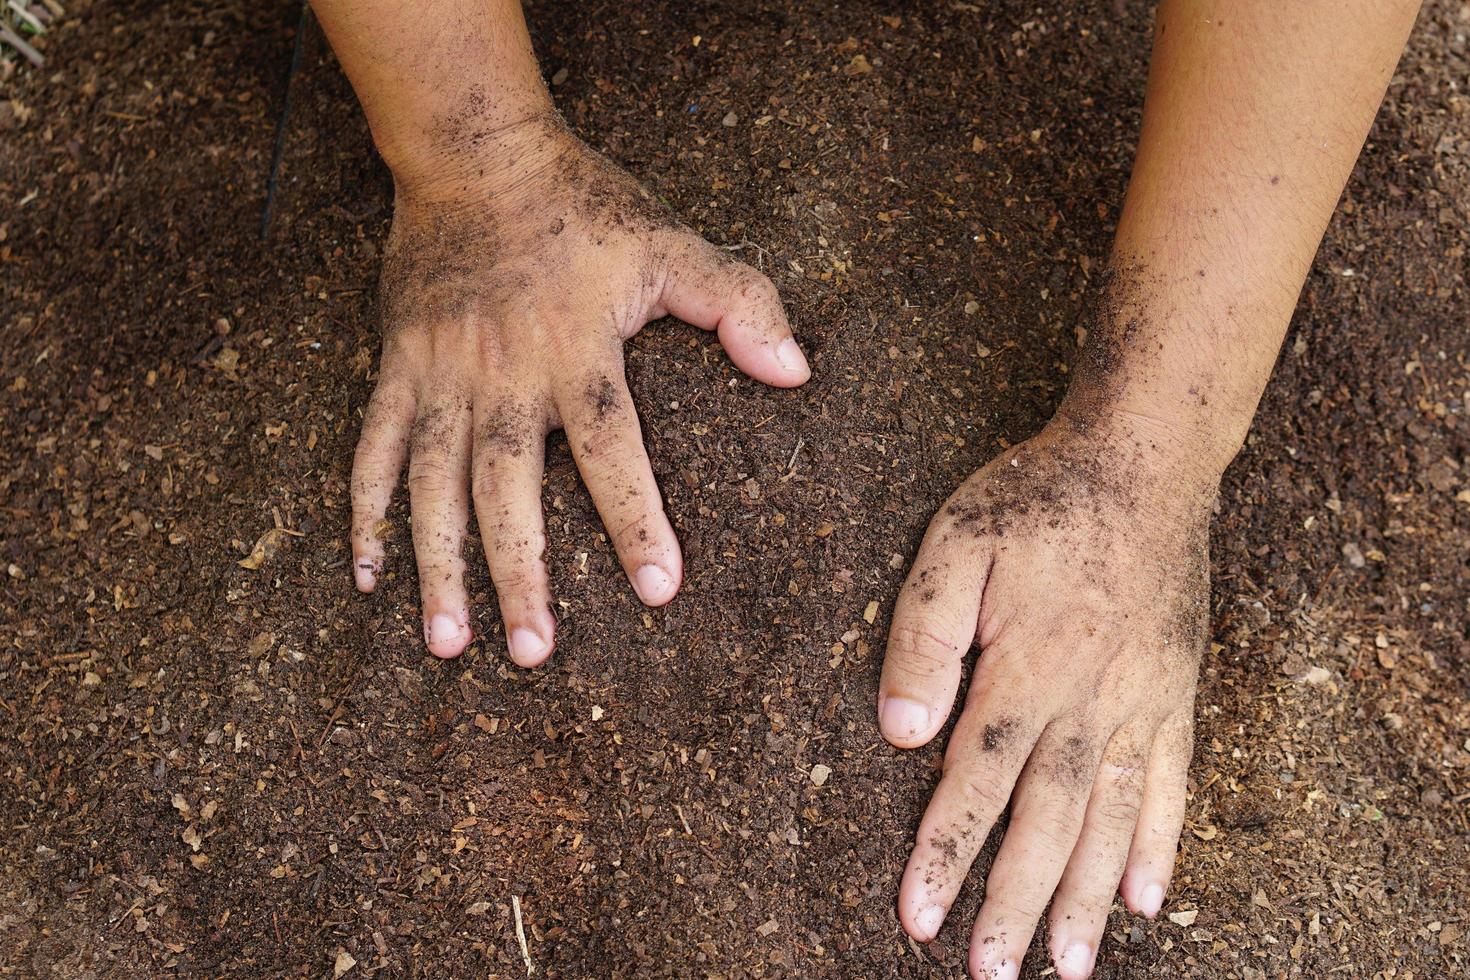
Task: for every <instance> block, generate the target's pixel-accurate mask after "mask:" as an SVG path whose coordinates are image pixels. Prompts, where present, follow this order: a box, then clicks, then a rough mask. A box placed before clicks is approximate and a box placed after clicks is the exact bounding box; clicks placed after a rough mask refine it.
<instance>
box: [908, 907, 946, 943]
mask: <svg viewBox="0 0 1470 980" xmlns="http://www.w3.org/2000/svg"><path fill="white" fill-rule="evenodd" d="M942 925H944V909H942V908H940V907H939V906H938V905H931V906H929V907H928V908H927V909H924V910H923V911H921V912H920V913H919V914H918V915H916V916H914V928H916V929H918V930H919V932H921V933H923V936H924V941H925V942H928V941H929V940H930V939H933V938H934V937H935V936H937V935H939V927H940V926H942Z"/></svg>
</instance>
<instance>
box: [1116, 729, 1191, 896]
mask: <svg viewBox="0 0 1470 980" xmlns="http://www.w3.org/2000/svg"><path fill="white" fill-rule="evenodd" d="M1193 754H1194V703H1193V701H1192V700H1191V701H1190V703H1188V704H1186V705H1185V706H1184V707H1182V708H1180V709H1179V710H1178V711H1176V712H1175V713H1174V714H1173V715H1172V716H1170V718H1169V719H1168V720H1167V721H1165V722H1164V724H1163V726H1162V727H1161V728H1160V729H1159V732H1158V734H1157V735H1156V736H1155V737H1154V744H1153V751H1152V752H1151V753H1150V754H1149V760H1148V775H1147V776H1146V777H1145V780H1144V786H1143V803H1142V805H1141V807H1140V808H1139V812H1138V829H1137V830H1136V831H1135V832H1134V834H1133V845H1132V847H1131V848H1130V849H1129V851H1128V866H1127V870H1126V871H1124V872H1123V883H1122V886H1121V887H1120V888H1119V891H1120V892H1121V893H1122V895H1123V901H1124V902H1125V903H1126V904H1127V905H1128V908H1130V909H1131V910H1133V911H1134V912H1136V913H1139V914H1142V915H1146V916H1148V917H1149V918H1150V919H1152V918H1154V917H1155V916H1157V915H1158V914H1159V910H1160V909H1161V908H1163V907H1164V893H1165V892H1166V891H1167V890H1168V888H1169V879H1170V878H1171V877H1173V874H1174V857H1175V854H1176V853H1177V852H1178V850H1179V834H1180V831H1182V830H1183V829H1184V810H1185V804H1186V799H1185V798H1186V796H1187V794H1188V784H1189V760H1190V757H1191V756H1192V755H1193Z"/></svg>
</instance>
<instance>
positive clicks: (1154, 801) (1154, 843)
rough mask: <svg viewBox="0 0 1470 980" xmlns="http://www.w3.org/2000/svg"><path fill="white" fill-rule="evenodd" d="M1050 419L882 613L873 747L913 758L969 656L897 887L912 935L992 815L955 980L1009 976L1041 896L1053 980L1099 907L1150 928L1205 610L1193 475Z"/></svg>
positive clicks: (1078, 959) (1189, 739) (950, 895)
mask: <svg viewBox="0 0 1470 980" xmlns="http://www.w3.org/2000/svg"><path fill="white" fill-rule="evenodd" d="M1099 429H1100V426H1097V425H1092V426H1085V427H1084V426H1079V425H1077V424H1074V423H1071V422H1068V421H1066V420H1064V419H1058V420H1056V421H1053V422H1052V423H1051V424H1050V425H1049V426H1048V427H1047V428H1046V429H1045V430H1044V431H1043V432H1042V433H1041V434H1039V435H1038V436H1036V437H1035V438H1033V439H1031V440H1029V441H1027V442H1025V443H1022V444H1021V445H1019V446H1016V447H1014V448H1012V449H1009V450H1007V451H1006V452H1004V453H1003V454H1001V455H1000V456H999V457H998V458H996V459H995V460H993V461H992V462H991V463H990V464H989V465H987V466H986V467H984V468H983V469H981V470H980V471H979V472H977V473H976V474H975V475H974V476H972V477H971V478H970V479H969V480H968V481H966V482H965V484H964V485H963V486H961V487H960V488H959V490H958V491H956V492H955V494H954V495H953V496H952V497H951V498H950V499H949V501H948V502H947V503H946V504H945V505H944V507H943V509H941V511H940V512H939V514H938V515H937V516H936V517H935V518H934V521H933V522H932V523H931V524H930V526H929V530H928V533H927V534H926V535H925V538H924V543H923V545H922V547H921V548H920V551H919V555H918V558H917V559H916V560H915V562H914V566H913V568H912V569H911V570H910V572H909V576H908V580H907V581H906V582H905V583H904V587H903V590H902V593H901V594H900V596H899V600H898V605H897V608H896V610H895V612H894V617H893V627H892V631H891V633H890V636H889V640H888V652H887V656H886V659H885V661H884V665H883V676H882V681H881V684H880V688H879V692H880V693H879V697H878V711H879V720H880V726H881V728H882V731H883V734H884V736H885V737H886V738H887V739H888V740H889V741H890V742H892V743H893V744H894V745H897V746H899V747H902V748H913V747H916V746H920V745H923V744H925V743H926V742H928V741H929V740H930V739H931V738H933V737H934V735H935V733H936V732H938V731H939V729H940V728H941V727H942V725H943V724H944V721H945V718H946V717H947V716H948V714H949V710H950V707H951V706H952V705H953V703H954V697H955V692H956V689H957V688H958V686H959V681H960V668H961V663H962V661H963V660H964V658H965V656H966V654H967V653H968V651H969V649H970V647H971V645H972V644H973V643H974V642H975V641H976V639H977V638H978V640H979V644H980V648H981V651H982V652H981V655H980V658H979V660H978V663H977V665H976V667H975V670H974V675H973V677H972V678H971V680H970V688H969V693H968V695H967V697H966V700H965V706H964V709H963V711H962V713H961V715H960V719H959V722H958V723H957V724H956V726H955V729H954V734H953V735H952V736H951V738H950V741H949V746H948V749H947V750H946V752H945V759H944V775H943V778H942V779H941V780H940V782H939V786H938V788H937V789H936V790H935V791H934V796H933V798H932V799H931V800H930V802H929V806H928V809H927V810H926V811H925V813H924V819H923V821H922V823H921V824H920V826H919V832H918V838H917V842H916V844H915V847H914V850H913V853H912V855H911V856H910V858H909V862H908V867H907V869H906V870H905V872H904V877H903V882H902V885H901V886H900V888H899V903H898V904H899V917H900V919H901V920H902V923H903V927H904V929H905V930H906V931H907V932H908V933H909V935H911V936H913V937H914V938H915V939H919V940H924V941H927V940H930V939H933V938H934V936H935V935H936V933H938V931H939V927H940V925H941V923H942V922H943V921H944V917H945V915H946V914H947V913H948V911H949V908H950V906H951V905H953V903H954V901H955V897H956V895H957V894H958V893H959V890H960V886H961V884H962V883H963V882H964V880H965V877H966V875H967V873H968V871H969V868H970V864H971V862H972V861H974V859H975V856H976V855H977V854H978V853H979V851H980V848H981V846H982V845H983V844H984V843H985V839H986V836H987V835H988V834H989V832H990V829H991V827H992V826H993V825H994V824H995V822H996V819H997V818H998V817H999V816H1000V814H1001V811H1002V810H1004V809H1005V808H1006V805H1007V803H1009V805H1010V810H1011V817H1010V823H1009V826H1008V827H1007V829H1006V833H1005V838H1004V840H1003V842H1002V844H1001V848H1000V852H999V854H998V855H997V856H996V859H995V862H994V864H993V865H992V867H991V869H990V876H989V879H988V880H987V881H986V885H985V900H984V903H983V905H982V906H981V909H980V914H979V917H978V919H977V920H976V922H975V925H974V930H973V932H972V933H971V936H970V971H971V973H972V975H973V976H975V977H987V978H989V977H996V978H1009V977H1015V976H1016V975H1017V974H1018V973H1019V970H1020V964H1021V958H1022V956H1023V955H1024V954H1025V952H1026V949H1027V946H1028V945H1029V944H1030V941H1031V936H1032V934H1033V933H1034V932H1035V929H1036V923H1037V920H1038V919H1039V918H1040V916H1041V913H1042V910H1043V909H1045V908H1046V905H1047V902H1048V900H1050V902H1051V912H1050V916H1049V924H1050V948H1051V954H1052V959H1053V962H1054V963H1055V965H1056V968H1057V974H1058V976H1060V977H1061V978H1062V980H1074V978H1079V977H1086V976H1088V975H1090V974H1091V973H1092V968H1093V963H1094V961H1095V959H1096V956H1097V949H1098V943H1099V942H1100V940H1101V939H1102V936H1103V929H1104V927H1105V925H1106V922H1107V917H1108V912H1109V910H1110V908H1111V906H1112V900H1113V893H1114V891H1115V890H1120V884H1119V883H1120V879H1121V892H1122V895H1123V898H1124V901H1125V902H1126V904H1127V905H1128V907H1129V908H1130V909H1132V910H1133V911H1134V912H1140V913H1143V914H1144V915H1147V916H1149V917H1150V918H1151V917H1153V916H1155V915H1157V914H1158V912H1159V908H1160V906H1161V904H1162V902H1163V897H1164V891H1165V888H1166V887H1167V885H1168V882H1169V877H1170V873H1171V871H1172V869H1173V865H1174V853H1175V848H1176V846H1177V843H1178V837H1179V831H1180V828H1181V826H1182V823H1183V817H1184V801H1185V800H1184V798H1185V782H1186V779H1187V776H1188V770H1189V759H1190V754H1191V750H1192V746H1193V706H1194V691H1195V676H1196V673H1197V671H1198V665H1199V659H1200V655H1201V652H1202V648H1203V645H1204V638H1205V635H1206V627H1207V600H1208V595H1209V579H1208V576H1209V568H1208V556H1207V546H1208V535H1207V531H1208V517H1209V512H1210V503H1211V500H1212V489H1211V487H1210V485H1209V482H1208V480H1206V479H1204V478H1197V477H1196V476H1195V475H1194V474H1192V473H1185V472H1183V471H1182V470H1181V469H1180V467H1178V466H1174V465H1172V464H1169V463H1167V462H1165V457H1164V456H1163V455H1162V454H1161V453H1160V451H1159V450H1158V447H1157V446H1156V445H1152V444H1150V442H1149V440H1148V439H1141V438H1137V437H1135V436H1131V435H1124V436H1119V435H1117V434H1115V433H1103V432H1101V431H1099Z"/></svg>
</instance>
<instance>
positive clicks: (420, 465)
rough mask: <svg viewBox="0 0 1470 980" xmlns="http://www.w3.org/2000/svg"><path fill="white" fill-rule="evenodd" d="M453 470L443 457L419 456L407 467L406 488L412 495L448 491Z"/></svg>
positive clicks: (447, 460)
mask: <svg viewBox="0 0 1470 980" xmlns="http://www.w3.org/2000/svg"><path fill="white" fill-rule="evenodd" d="M452 480H453V468H452V467H451V466H450V464H449V459H448V458H447V457H445V456H439V455H428V454H420V455H418V456H415V457H414V459H413V461H412V462H411V463H409V465H408V488H409V491H410V492H413V493H439V492H444V491H446V490H448V489H449V487H450V485H451V482H452Z"/></svg>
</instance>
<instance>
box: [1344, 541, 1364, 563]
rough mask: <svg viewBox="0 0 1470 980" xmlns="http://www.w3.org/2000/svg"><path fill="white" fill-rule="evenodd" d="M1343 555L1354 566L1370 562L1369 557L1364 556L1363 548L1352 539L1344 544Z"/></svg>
mask: <svg viewBox="0 0 1470 980" xmlns="http://www.w3.org/2000/svg"><path fill="white" fill-rule="evenodd" d="M1342 557H1343V558H1344V559H1345V560H1346V561H1347V563H1348V565H1349V566H1351V567H1353V568H1362V567H1364V566H1365V565H1367V564H1368V559H1366V558H1364V557H1363V549H1362V548H1359V547H1358V546H1357V545H1355V544H1353V543H1352V542H1351V541H1349V542H1347V543H1346V544H1344V545H1343V546H1342Z"/></svg>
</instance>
